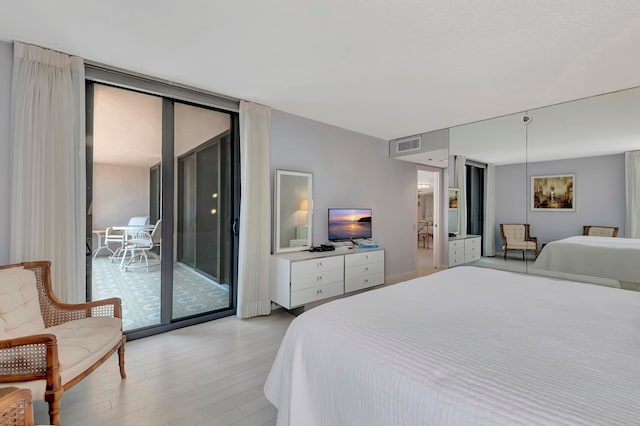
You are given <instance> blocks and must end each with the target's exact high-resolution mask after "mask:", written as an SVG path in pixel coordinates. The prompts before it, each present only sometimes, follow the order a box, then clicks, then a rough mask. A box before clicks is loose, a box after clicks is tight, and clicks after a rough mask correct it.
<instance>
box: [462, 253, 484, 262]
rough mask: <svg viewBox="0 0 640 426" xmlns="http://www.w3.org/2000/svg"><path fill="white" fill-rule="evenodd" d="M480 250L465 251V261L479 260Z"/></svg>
mask: <svg viewBox="0 0 640 426" xmlns="http://www.w3.org/2000/svg"><path fill="white" fill-rule="evenodd" d="M480 257H481V256H480V252H479V251H478V252H473V253H465V254H464V261H465V262H473V261H474V260H478V259H480Z"/></svg>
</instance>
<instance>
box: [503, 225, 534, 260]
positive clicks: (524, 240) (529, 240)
mask: <svg viewBox="0 0 640 426" xmlns="http://www.w3.org/2000/svg"><path fill="white" fill-rule="evenodd" d="M500 235H501V236H502V241H503V246H502V249H503V250H504V260H507V250H519V251H521V252H522V259H523V260H524V255H525V252H527V251H532V252H535V254H536V257H538V238H536V237H532V236H531V235H529V224H528V223H527V224H525V223H516V224H504V223H501V224H500Z"/></svg>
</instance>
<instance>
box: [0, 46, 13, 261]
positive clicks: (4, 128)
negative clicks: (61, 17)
mask: <svg viewBox="0 0 640 426" xmlns="http://www.w3.org/2000/svg"><path fill="white" fill-rule="evenodd" d="M12 68H13V46H12V45H11V44H10V43H5V42H2V41H0V265H6V264H7V263H9V238H10V236H9V214H10V210H9V206H10V204H11V201H10V200H11V192H10V186H9V174H10V172H11V171H10V169H9V164H10V162H9V117H10V114H9V108H10V104H11V72H12V71H11V70H12Z"/></svg>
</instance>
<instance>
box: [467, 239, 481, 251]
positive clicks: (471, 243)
mask: <svg viewBox="0 0 640 426" xmlns="http://www.w3.org/2000/svg"><path fill="white" fill-rule="evenodd" d="M464 248H465V250H469V249H475V250H478V251H479V250H480V238H467V239H466V240H465V241H464Z"/></svg>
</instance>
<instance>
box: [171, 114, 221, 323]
mask: <svg viewBox="0 0 640 426" xmlns="http://www.w3.org/2000/svg"><path fill="white" fill-rule="evenodd" d="M174 114H175V129H174V135H175V146H176V148H177V149H176V152H175V155H176V158H177V166H178V167H177V169H178V170H177V185H176V200H177V206H176V207H177V208H176V211H177V216H176V228H175V229H176V233H175V241H176V245H177V252H176V264H175V268H174V280H173V281H174V286H173V318H181V317H189V316H192V315H197V314H200V313H202V312H207V311H217V310H220V309H227V308H229V307H230V306H231V304H232V299H231V296H232V292H231V290H230V289H231V284H232V283H231V274H230V271H231V268H230V265H229V262H230V259H231V257H230V255H231V248H232V247H231V244H230V236H231V235H232V233H231V228H230V225H231V223H232V222H233V209H232V205H231V200H232V199H233V197H232V185H231V183H232V178H233V174H232V170H233V167H232V166H233V164H232V161H231V158H232V156H231V153H232V149H231V148H232V147H231V139H230V128H231V120H230V116H229V114H225V113H220V112H217V111H212V110H207V109H203V108H199V107H195V106H191V105H185V104H181V103H175V105H174ZM195 123H197V124H195Z"/></svg>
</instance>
